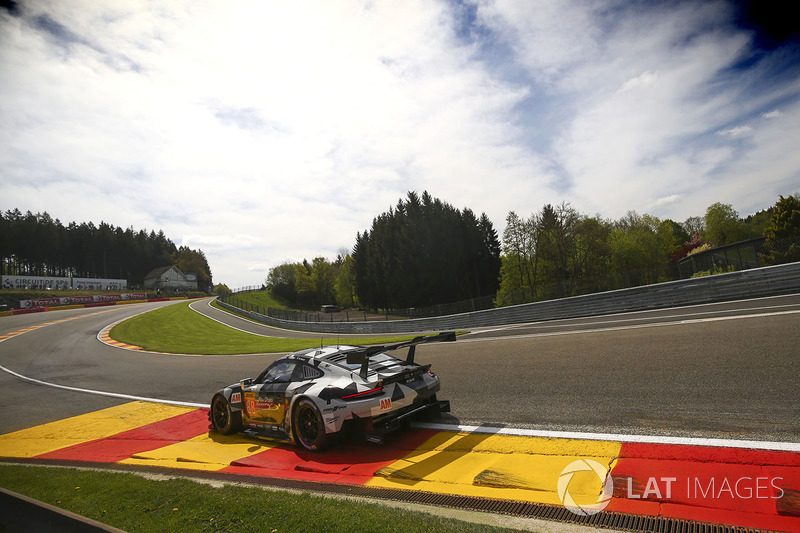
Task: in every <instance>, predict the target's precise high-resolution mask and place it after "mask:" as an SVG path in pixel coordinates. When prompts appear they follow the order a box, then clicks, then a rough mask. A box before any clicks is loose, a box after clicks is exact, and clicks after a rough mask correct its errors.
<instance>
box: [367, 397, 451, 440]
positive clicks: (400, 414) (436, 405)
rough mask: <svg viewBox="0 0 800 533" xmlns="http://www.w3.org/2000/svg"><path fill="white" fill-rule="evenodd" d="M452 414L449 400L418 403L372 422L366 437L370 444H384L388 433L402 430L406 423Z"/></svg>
mask: <svg viewBox="0 0 800 533" xmlns="http://www.w3.org/2000/svg"><path fill="white" fill-rule="evenodd" d="M449 412H450V402H449V401H448V400H435V399H429V400H426V401H425V402H424V403H421V404H419V403H417V404H413V405H410V406H408V407H406V408H403V409H400V410H398V411H395V412H393V413H389V414H386V415H383V416H380V417H377V418H374V419H373V420H372V424H370V427H368V428H367V430H366V431H365V432H364V437H365V438H366V440H367V441H369V442H374V443H378V444H380V443H382V442H383V440H384V437H385V436H386V434H387V433H391V432H392V431H395V430H397V429H400V428H401V427H402V425H403V424H404V423H405V422H408V421H409V420H412V419H415V418H419V417H422V416H436V415H438V414H440V413H449Z"/></svg>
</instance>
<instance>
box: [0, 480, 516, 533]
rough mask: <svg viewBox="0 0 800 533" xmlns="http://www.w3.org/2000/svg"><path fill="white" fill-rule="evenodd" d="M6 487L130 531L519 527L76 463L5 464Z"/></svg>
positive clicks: (279, 532)
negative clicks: (78, 466)
mask: <svg viewBox="0 0 800 533" xmlns="http://www.w3.org/2000/svg"><path fill="white" fill-rule="evenodd" d="M0 486H2V487H3V488H5V489H7V490H11V491H13V492H17V493H19V494H23V495H25V496H28V497H30V498H34V499H36V500H39V501H42V502H45V503H48V504H50V505H54V506H56V507H59V508H61V509H66V510H68V511H71V512H73V513H77V514H79V515H81V516H85V517H87V518H91V519H93V520H97V521H99V522H102V523H104V524H107V525H110V526H113V527H116V528H119V529H122V530H125V531H138V532H151V531H152V532H162V531H170V532H171V531H193V532H194V531H199V532H204V531H208V532H217V531H229V532H233V531H236V532H248V531H252V532H258V533H292V532H298V533H306V532H308V531H325V532H330V533H338V532H342V533H350V532H351V531H359V532H362V533H367V532H372V531H375V532H378V531H403V532H404V533H415V532H419V533H430V532H451V531H452V532H467V533H469V532H473V531H475V532H478V531H486V532H491V533H494V532H497V533H500V532H507V531H513V530H511V529H505V528H498V527H493V526H489V525H485V524H474V523H469V522H464V521H460V520H455V519H451V518H443V517H440V516H436V515H434V514H428V513H422V512H416V511H408V510H403V509H397V508H392V507H386V506H382V505H379V504H373V503H361V502H354V501H349V500H348V501H345V500H339V499H334V498H325V497H321V496H315V495H312V494H307V493H303V494H297V493H291V492H286V491H273V490H264V489H261V488H258V487H246V486H237V485H227V484H226V485H224V486H223V487H221V488H213V487H210V486H208V485H201V484H199V483H196V482H194V481H190V480H187V479H168V480H163V481H160V480H152V479H145V478H143V477H140V476H138V475H135V474H127V473H114V472H97V471H89V470H79V469H73V468H45V467H30V466H19V465H0Z"/></svg>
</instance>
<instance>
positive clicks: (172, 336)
mask: <svg viewBox="0 0 800 533" xmlns="http://www.w3.org/2000/svg"><path fill="white" fill-rule="evenodd" d="M110 335H111V338H112V339H114V340H116V341H119V342H124V343H127V344H133V345H134V346H141V347H142V348H144V349H145V350H149V351H153V352H166V353H182V354H207V355H227V354H244V353H283V352H294V351H297V350H302V349H303V348H314V347H316V346H319V345H320V343H325V344H356V345H358V344H388V343H392V342H400V341H405V340H409V339H412V338H413V336H405V337H380V338H379V337H369V338H365V337H361V338H345V337H342V338H338V337H337V336H336V335H335V334H328V335H327V336H324V335H323V334H320V336H319V338H317V339H291V338H280V337H260V336H258V335H253V334H250V333H245V332H243V331H237V330H235V329H232V328H229V327H227V326H224V325H222V324H220V323H219V322H215V321H213V320H211V319H209V318H207V317H205V316H203V315H201V314H199V313H196V312H194V311H192V310H191V309H189V303H188V302H186V303H178V304H174V305H168V306H166V307H162V308H160V309H155V310H153V311H148V312H146V313H143V314H141V315H137V316H134V317H132V318H129V319H128V320H125V321H123V322H120V323H119V324H117V325H116V326H114V328H113V329H112V330H111V332H110Z"/></svg>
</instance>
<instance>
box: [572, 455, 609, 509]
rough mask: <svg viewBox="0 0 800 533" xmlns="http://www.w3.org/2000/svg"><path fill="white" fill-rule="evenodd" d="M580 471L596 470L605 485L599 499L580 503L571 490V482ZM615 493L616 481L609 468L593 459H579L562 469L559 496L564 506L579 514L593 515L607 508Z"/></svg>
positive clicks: (601, 482)
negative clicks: (576, 500)
mask: <svg viewBox="0 0 800 533" xmlns="http://www.w3.org/2000/svg"><path fill="white" fill-rule="evenodd" d="M578 472H594V473H595V475H597V479H598V480H599V482H600V484H602V486H603V490H602V491H600V494H599V496H598V497H597V501H595V502H589V503H582V504H580V505H579V504H578V503H576V502H575V499H574V498H573V497H572V495H571V494H570V492H569V483H570V481H572V477H573V476H574V475H575V474H576V473H578ZM613 494H614V481H613V480H612V479H611V476H610V475H608V469H607V468H606V467H605V466H603V465H601V464H600V463H598V462H597V461H594V460H592V459H578V460H577V461H573V462H571V463H570V464H568V465H567V466H566V468H564V470H562V471H561V475H560V476H559V478H558V498H559V499H560V500H561V503H562V504H564V507H566V508H567V510H569V511H570V512H572V513H574V514H576V515H578V516H591V515H594V514H597V513H599V512H600V511H602V510H603V509H605V508H606V506H607V505H608V503H609V502H610V501H611V496H612V495H613Z"/></svg>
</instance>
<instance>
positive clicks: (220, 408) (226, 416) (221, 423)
mask: <svg viewBox="0 0 800 533" xmlns="http://www.w3.org/2000/svg"><path fill="white" fill-rule="evenodd" d="M210 417H211V426H212V427H213V428H214V431H216V432H217V433H222V434H223V435H230V434H231V433H236V432H238V431H241V430H242V413H241V412H240V411H236V412H234V411H233V410H232V409H231V404H230V402H229V401H228V400H227V398H225V396H223V395H222V394H217V395H216V396H214V399H213V400H211V413H210Z"/></svg>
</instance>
